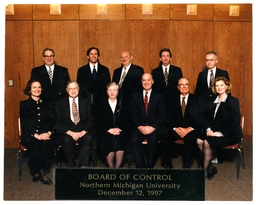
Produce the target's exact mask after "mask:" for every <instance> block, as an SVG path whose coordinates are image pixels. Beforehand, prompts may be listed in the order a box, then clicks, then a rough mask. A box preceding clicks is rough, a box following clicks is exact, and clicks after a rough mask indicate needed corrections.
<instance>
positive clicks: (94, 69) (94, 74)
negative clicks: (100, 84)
mask: <svg viewBox="0 0 256 205" xmlns="http://www.w3.org/2000/svg"><path fill="white" fill-rule="evenodd" d="M92 77H93V79H94V80H96V77H97V73H96V68H95V65H94V66H93V73H92Z"/></svg>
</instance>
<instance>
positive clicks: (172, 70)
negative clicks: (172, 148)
mask: <svg viewBox="0 0 256 205" xmlns="http://www.w3.org/2000/svg"><path fill="white" fill-rule="evenodd" d="M159 58H160V62H159V66H158V67H157V68H155V69H153V70H152V72H151V73H152V75H153V79H154V81H155V83H154V85H153V89H155V90H157V91H158V92H160V93H162V95H163V96H164V99H165V103H166V108H167V113H169V114H170V113H171V111H170V108H171V100H172V98H173V96H174V95H177V94H179V90H178V89H177V85H178V80H179V79H180V78H181V77H182V75H183V74H182V70H181V68H180V67H177V66H174V65H171V60H172V53H171V51H170V49H169V48H163V49H161V50H160V52H159ZM169 137H170V136H169V135H168V134H167V136H166V137H165V138H163V140H162V143H161V144H162V145H163V146H164V145H165V144H166V143H167V141H168V140H169V139H168V138H169ZM164 150H165V149H162V151H163V153H162V158H163V160H162V161H163V166H166V164H169V162H168V161H169V160H167V161H166V160H165V159H164V158H165V156H167V154H166V153H164V152H165V151H164ZM172 157H173V158H177V157H178V156H177V154H176V153H173V156H172Z"/></svg>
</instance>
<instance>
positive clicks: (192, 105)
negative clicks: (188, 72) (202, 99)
mask: <svg viewBox="0 0 256 205" xmlns="http://www.w3.org/2000/svg"><path fill="white" fill-rule="evenodd" d="M196 105H197V97H196V95H194V94H191V93H189V96H188V101H187V104H186V109H185V115H184V117H183V116H182V110H181V103H180V94H179V95H175V97H174V98H173V100H172V106H171V112H170V113H169V115H170V118H169V119H170V126H169V128H170V129H173V128H174V127H193V128H194V129H198V128H199V127H200V126H199V124H198V123H197V122H198V120H197V119H196V118H197V115H196V110H195V109H196Z"/></svg>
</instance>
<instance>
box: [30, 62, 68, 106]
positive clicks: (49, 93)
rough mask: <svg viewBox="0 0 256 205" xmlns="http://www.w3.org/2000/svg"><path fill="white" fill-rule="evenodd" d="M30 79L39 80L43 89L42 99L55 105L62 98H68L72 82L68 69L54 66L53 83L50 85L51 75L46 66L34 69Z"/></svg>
mask: <svg viewBox="0 0 256 205" xmlns="http://www.w3.org/2000/svg"><path fill="white" fill-rule="evenodd" d="M30 79H33V80H34V79H35V80H39V81H40V82H41V85H42V87H43V90H42V95H41V97H42V99H43V100H46V101H47V102H50V103H53V105H54V104H55V103H56V102H57V101H59V100H60V99H61V98H63V97H65V96H67V92H66V87H67V82H68V81H69V80H70V77H69V74H68V69H67V68H65V67H62V66H59V65H56V64H55V65H54V71H53V83H52V84H51V83H50V79H49V75H48V72H47V69H46V67H45V65H42V66H39V67H36V68H33V69H32V71H31V77H30Z"/></svg>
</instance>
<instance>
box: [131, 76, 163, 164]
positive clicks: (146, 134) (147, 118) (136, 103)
mask: <svg viewBox="0 0 256 205" xmlns="http://www.w3.org/2000/svg"><path fill="white" fill-rule="evenodd" d="M141 81H142V86H143V89H142V90H140V91H138V92H136V93H134V94H133V96H132V107H131V121H132V127H131V130H132V138H131V141H132V145H133V152H134V157H135V164H136V167H137V168H145V167H147V168H153V167H154V164H155V160H156V156H157V143H158V141H159V138H160V135H161V133H162V130H164V129H165V127H164V122H165V120H166V118H165V116H166V109H165V102H164V99H163V96H162V95H161V94H160V93H158V92H157V91H156V90H153V89H152V85H153V83H154V80H153V78H152V75H151V74H150V73H144V74H143V75H142V80H141ZM144 139H147V142H148V144H147V151H146V152H147V153H146V158H147V162H146V163H145V160H144V152H143V145H142V141H143V140H144Z"/></svg>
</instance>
